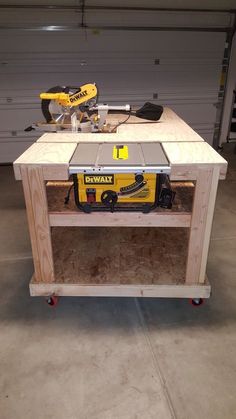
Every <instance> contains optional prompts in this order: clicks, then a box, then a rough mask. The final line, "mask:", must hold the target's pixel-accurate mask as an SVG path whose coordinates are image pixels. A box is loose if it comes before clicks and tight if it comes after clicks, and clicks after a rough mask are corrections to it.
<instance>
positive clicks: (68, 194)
mask: <svg viewBox="0 0 236 419" xmlns="http://www.w3.org/2000/svg"><path fill="white" fill-rule="evenodd" d="M73 186H74V183H72V185H71V186H70V187H69V189H68V192H67V195H66V197H65V199H64V204H65V205H67V204H68V202H69V200H70V193H71V189H72V188H73Z"/></svg>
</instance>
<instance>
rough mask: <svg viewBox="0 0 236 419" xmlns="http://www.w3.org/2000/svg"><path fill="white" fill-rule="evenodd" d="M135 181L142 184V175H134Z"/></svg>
mask: <svg viewBox="0 0 236 419" xmlns="http://www.w3.org/2000/svg"><path fill="white" fill-rule="evenodd" d="M135 180H136V182H138V183H142V182H143V175H141V174H137V175H135Z"/></svg>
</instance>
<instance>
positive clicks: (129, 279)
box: [52, 227, 189, 285]
mask: <svg viewBox="0 0 236 419" xmlns="http://www.w3.org/2000/svg"><path fill="white" fill-rule="evenodd" d="M188 233H189V229H186V228H161V229H155V228H128V227H126V228H104V227H103V228H99V227H97V228H94V227H93V228H89V227H84V228H75V227H69V228H68V227H53V228H52V245H53V256H54V268H55V282H56V283H57V284H58V283H63V284H81V285H82V284H86V285H135V284H136V285H137V284H142V285H159V284H175V285H176V284H183V283H184V278H185V269H186V258H187V246H188Z"/></svg>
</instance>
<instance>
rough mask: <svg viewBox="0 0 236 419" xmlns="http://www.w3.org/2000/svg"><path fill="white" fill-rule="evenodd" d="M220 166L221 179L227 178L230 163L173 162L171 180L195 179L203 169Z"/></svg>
mask: <svg viewBox="0 0 236 419" xmlns="http://www.w3.org/2000/svg"><path fill="white" fill-rule="evenodd" d="M214 167H219V179H225V178H226V173H227V167H228V163H227V162H226V161H225V162H223V163H199V164H197V163H186V164H178V163H173V164H171V173H170V180H173V181H174V180H179V181H181V180H195V179H196V178H197V174H198V172H199V170H201V169H210V168H214Z"/></svg>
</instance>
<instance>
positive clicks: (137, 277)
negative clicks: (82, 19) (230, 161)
mask: <svg viewBox="0 0 236 419" xmlns="http://www.w3.org/2000/svg"><path fill="white" fill-rule="evenodd" d="M122 118H123V117H121V119H122ZM132 118H133V117H132ZM131 122H132V123H131V124H129V125H121V126H120V127H118V129H117V132H116V133H112V134H103V133H101V134H89V133H88V134H77V133H76V134H72V133H65V134H63V133H55V134H52V133H48V134H44V135H43V136H42V137H41V138H40V139H39V140H38V141H37V143H35V144H33V145H32V146H31V147H29V148H28V149H27V150H26V151H25V153H23V154H22V155H21V156H20V157H19V158H18V159H17V160H16V161H15V162H14V171H15V177H16V179H18V180H22V183H23V189H24V195H25V202H26V209H27V215H28V222H29V231H30V238H31V245H32V253H33V260H34V274H33V277H32V280H31V283H30V294H31V295H32V296H44V297H46V298H47V301H48V302H50V304H54V303H55V302H56V298H57V296H129V297H131V296H136V297H175V298H191V299H193V301H194V304H200V302H201V298H208V297H209V296H210V291H211V287H210V284H209V282H208V280H207V277H206V263H207V255H208V248H209V241H210V234H211V224H212V219H213V214H214V205H215V198H216V192H217V185H218V180H219V179H224V178H225V175H226V170H227V162H226V161H225V160H224V159H223V158H222V157H221V156H220V155H219V154H218V153H217V152H216V151H215V150H213V149H212V147H211V146H210V145H209V144H207V143H206V142H205V141H204V140H203V139H202V138H201V137H200V136H199V135H198V134H197V133H196V132H194V131H193V130H192V129H191V128H190V127H189V126H188V125H187V124H186V123H185V122H184V121H182V120H181V118H179V117H178V116H177V115H176V114H175V113H174V112H173V111H171V110H170V109H168V108H165V109H164V112H163V114H162V117H161V119H160V121H158V123H151V124H149V123H144V124H140V123H136V120H135V118H133V119H131ZM137 122H138V121H137ZM139 122H140V120H139ZM116 124H117V121H116ZM73 176H75V184H76V182H77V186H76V188H77V189H76V188H75V193H76V194H77V197H78V201H79V202H77V203H76V202H75V201H74V199H73V198H71V199H70V201H69V202H68V204H64V197H65V195H66V193H67V191H68V188H70V187H73V186H74V181H73ZM149 176H150V179H149ZM162 176H164V177H167V176H168V177H169V182H170V189H171V191H173V192H175V193H176V196H175V199H174V201H173V203H172V207H171V208H166V207H164V208H163V207H162V206H161V205H159V204H160V195H159V192H158V194H156V190H157V189H158V188H157V185H158V184H159V182H158V179H159V180H160V178H161V177H162ZM147 189H148V190H147ZM108 191H111V194H110V193H108ZM78 203H79V205H81V206H82V207H83V206H84V205H85V206H89V207H87V208H89V210H90V213H86V212H85V211H84V208H82V210H81V208H78ZM154 204H155V205H156V204H158V205H157V206H156V208H154V209H153V205H154ZM122 205H123V206H125V205H127V206H128V207H132V206H135V207H136V206H137V207H139V208H138V209H139V210H137V211H130V210H129V211H126V210H125V208H123V210H119V211H116V209H117V208H120V207H121V206H122ZM147 205H148V210H149V212H148V211H147V213H145V212H146V211H144V209H145V206H147ZM99 206H102V210H101V208H100V210H98V211H97V210H94V209H95V208H97V207H99ZM140 207H141V210H140ZM146 208H147V207H146ZM150 209H152V210H150ZM112 211H113V212H112Z"/></svg>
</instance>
